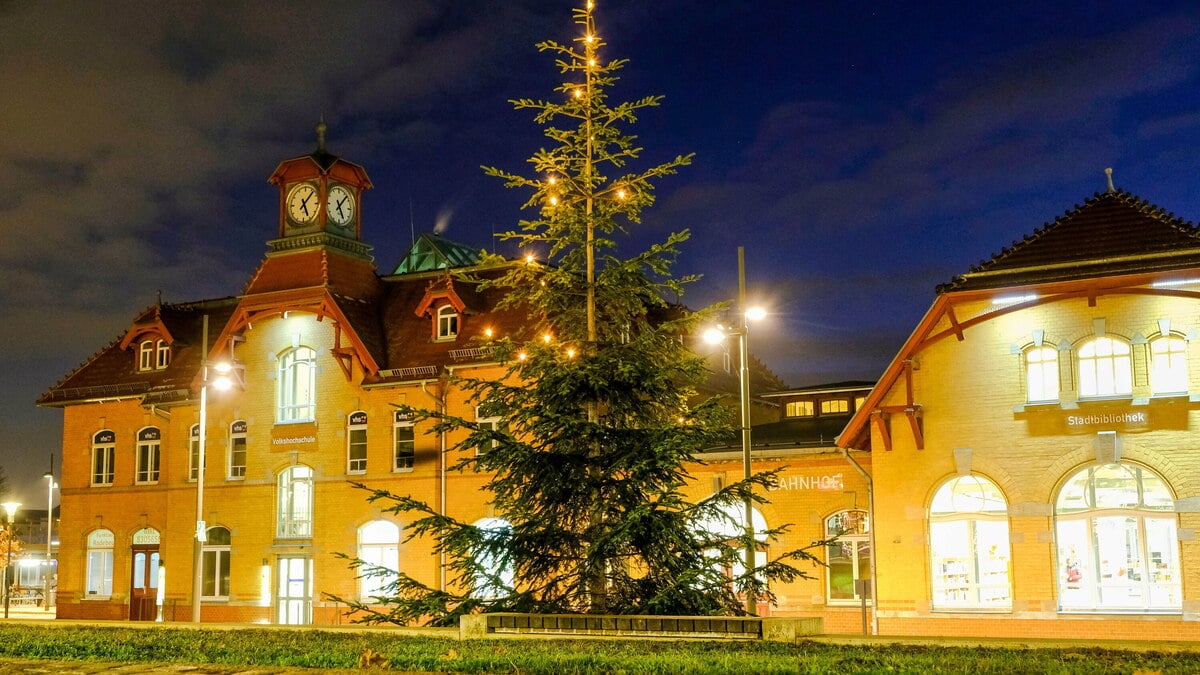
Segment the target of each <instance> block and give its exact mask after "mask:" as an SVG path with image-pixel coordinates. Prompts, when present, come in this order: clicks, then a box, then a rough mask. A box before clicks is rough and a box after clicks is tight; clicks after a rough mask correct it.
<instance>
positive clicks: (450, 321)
mask: <svg viewBox="0 0 1200 675" xmlns="http://www.w3.org/2000/svg"><path fill="white" fill-rule="evenodd" d="M457 336H458V312H457V311H455V309H454V307H453V306H452V305H442V306H441V307H438V311H437V339H439V340H450V339H453V338H455V337H457Z"/></svg>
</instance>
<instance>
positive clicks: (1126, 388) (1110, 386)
mask: <svg viewBox="0 0 1200 675" xmlns="http://www.w3.org/2000/svg"><path fill="white" fill-rule="evenodd" d="M1075 360H1076V363H1077V364H1078V366H1079V397H1080V398H1110V397H1120V396H1129V395H1131V394H1132V393H1133V358H1132V350H1131V349H1130V346H1129V343H1128V342H1126V341H1124V340H1121V339H1119V338H1114V337H1107V336H1106V337H1098V338H1092V339H1091V340H1088V341H1087V342H1085V343H1083V344H1082V345H1080V346H1079V349H1078V350H1077V351H1076V359H1075Z"/></svg>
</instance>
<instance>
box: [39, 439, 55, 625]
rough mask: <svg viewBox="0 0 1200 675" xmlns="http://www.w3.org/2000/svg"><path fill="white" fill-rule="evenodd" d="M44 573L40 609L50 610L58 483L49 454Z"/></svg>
mask: <svg viewBox="0 0 1200 675" xmlns="http://www.w3.org/2000/svg"><path fill="white" fill-rule="evenodd" d="M45 478H46V483H47V485H46V574H45V579H44V580H43V581H44V583H45V589H44V590H43V591H42V609H43V610H44V611H47V612H49V611H50V577H51V575H53V574H54V569H55V566H54V557H53V556H54V552H53V550H52V548H51V544H52V542H53V541H54V539H53V536H52V535H53V534H54V488H56V487H58V483H55V482H54V456H53V455H51V456H50V470H49V471H47V472H46V476H45Z"/></svg>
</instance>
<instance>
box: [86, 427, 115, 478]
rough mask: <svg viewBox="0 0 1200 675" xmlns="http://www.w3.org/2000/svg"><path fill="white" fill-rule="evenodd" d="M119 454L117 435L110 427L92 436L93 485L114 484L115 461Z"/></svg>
mask: <svg viewBox="0 0 1200 675" xmlns="http://www.w3.org/2000/svg"><path fill="white" fill-rule="evenodd" d="M116 454H117V435H116V434H115V433H113V432H112V431H109V430H108V429H105V430H103V431H97V432H96V434H95V435H94V436H92V485H93V486H97V485H112V484H113V475H114V469H113V462H114V460H115V459H116Z"/></svg>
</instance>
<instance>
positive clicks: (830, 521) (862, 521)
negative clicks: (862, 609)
mask: <svg viewBox="0 0 1200 675" xmlns="http://www.w3.org/2000/svg"><path fill="white" fill-rule="evenodd" d="M825 539H827V540H832V541H831V543H830V544H829V545H828V546H826V547H825V554H826V558H825V564H826V565H828V571H827V572H826V573H825V592H826V598H827V600H828V602H829V603H830V604H839V603H850V602H855V603H857V602H859V594H858V591H857V590H856V589H855V587H854V582H855V581H856V580H858V579H870V578H871V519H870V516H868V515H867V512H866V511H858V510H848V511H839V512H837V513H835V514H833V515H831V516H829V517H828V518H826V519H825Z"/></svg>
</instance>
